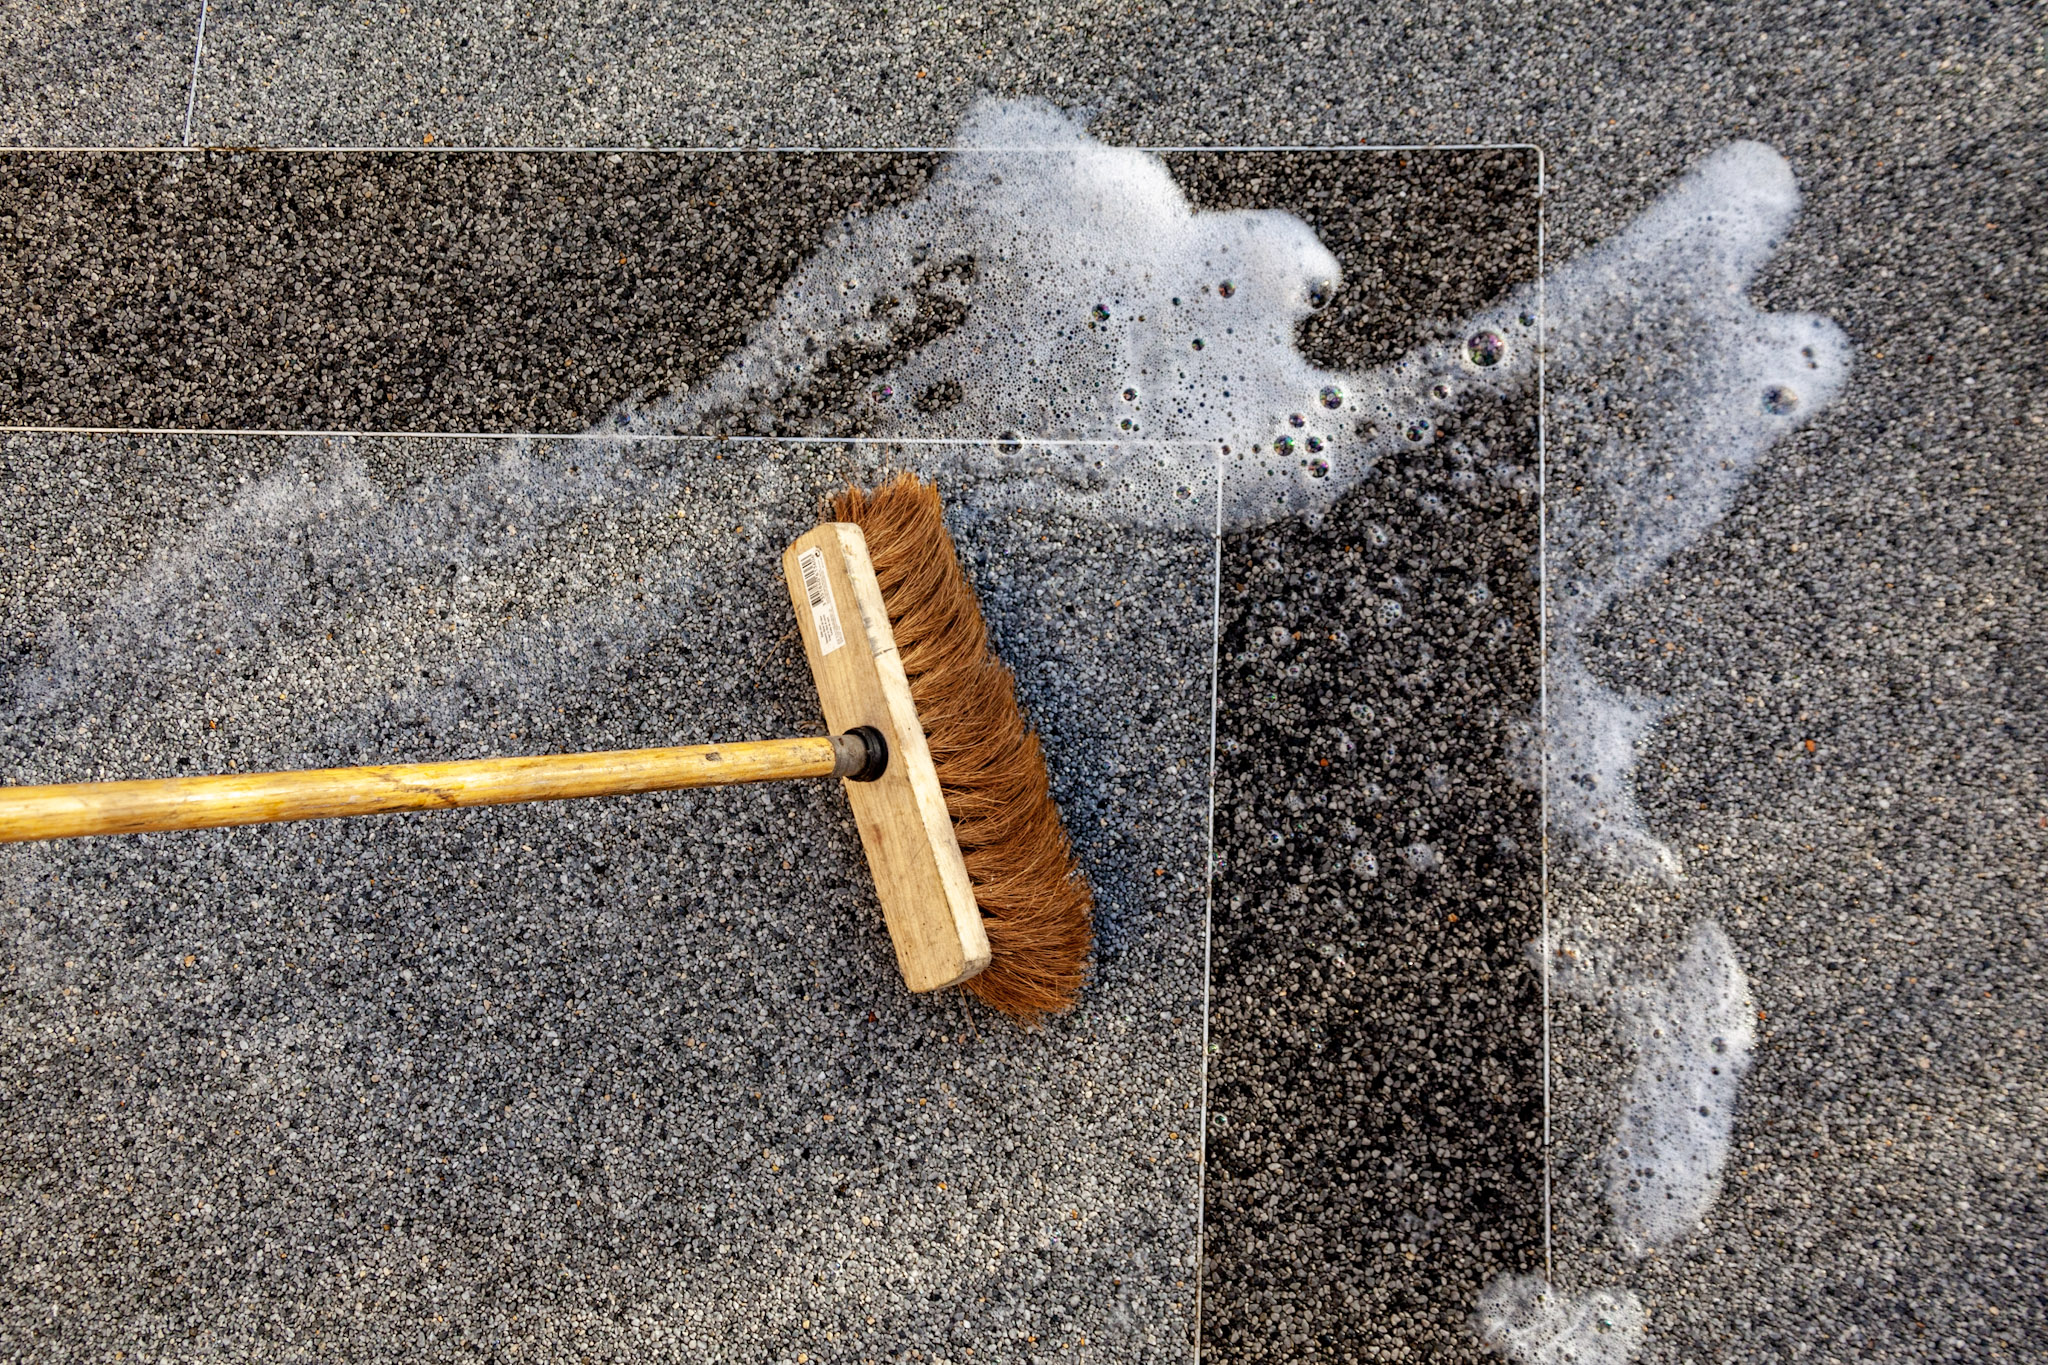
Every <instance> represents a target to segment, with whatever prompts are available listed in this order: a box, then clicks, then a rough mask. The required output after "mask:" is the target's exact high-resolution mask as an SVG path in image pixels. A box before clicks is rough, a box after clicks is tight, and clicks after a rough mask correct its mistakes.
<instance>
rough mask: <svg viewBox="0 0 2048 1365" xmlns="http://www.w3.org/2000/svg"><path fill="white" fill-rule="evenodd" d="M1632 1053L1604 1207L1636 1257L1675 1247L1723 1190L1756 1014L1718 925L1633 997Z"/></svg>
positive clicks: (1702, 927) (1626, 1013)
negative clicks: (1633, 1060)
mask: <svg viewBox="0 0 2048 1365" xmlns="http://www.w3.org/2000/svg"><path fill="white" fill-rule="evenodd" d="M1619 1012H1620V1013H1621V1016H1622V1018H1623V1019H1624V1020H1625V1021H1626V1022H1627V1026H1628V1030H1629V1032H1630V1034H1631V1035H1632V1037H1633V1041H1634V1044H1635V1048H1636V1064H1635V1071H1634V1074H1633V1075H1632V1076H1631V1077H1630V1079H1629V1083H1628V1087H1627V1089H1626V1090H1625V1091H1624V1092H1623V1101H1622V1104H1623V1107H1622V1115H1621V1121H1620V1123H1619V1125H1618V1126H1617V1128H1616V1132H1615V1136H1614V1146H1613V1148H1612V1150H1611V1151H1610V1153H1609V1155H1608V1162H1607V1171H1608V1186H1607V1203H1608V1207H1609V1208H1610V1209H1611V1210H1612V1211H1613V1214H1614V1228H1615V1236H1616V1239H1617V1240H1618V1241H1619V1242H1620V1243H1621V1245H1622V1247H1623V1248H1624V1249H1625V1250H1627V1251H1629V1252H1630V1253H1631V1254H1635V1255H1641V1254H1643V1253H1644V1252H1646V1251H1648V1250H1650V1249H1652V1248H1654V1247H1663V1246H1670V1245H1672V1244H1673V1243H1675V1242H1678V1241H1680V1240H1682V1239H1683V1238H1685V1237H1686V1236H1687V1235H1688V1234H1689V1233H1690V1232H1691V1231H1692V1230H1693V1228H1695V1227H1696V1226H1697V1225H1698V1223H1699V1221H1700V1218H1701V1217H1702V1216H1703V1215H1704V1214H1705V1213H1706V1211H1707V1208H1708V1207H1709V1206H1710V1205H1711V1204H1712V1203H1713V1202H1714V1199H1715V1197H1716V1196H1717V1195H1718V1194H1719V1193H1720V1191H1721V1168H1722V1166H1723V1165H1724V1164H1726V1162H1727V1159H1728V1148H1729V1142H1730V1135H1731V1133H1732V1132H1733V1129H1734V1123H1735V1098H1736V1092H1737V1090H1738V1089H1739V1088H1740V1086H1741V1081H1742V1075H1743V1073H1744V1072H1746V1071H1747V1070H1748V1069H1749V1063H1750V1053H1751V1050H1752V1049H1753V1048H1754V1047H1755V1045H1756V1006H1755V1004H1754V1003H1753V1001H1752V1000H1751V998H1750V992H1749V979H1748V977H1746V976H1745V975H1744V974H1743V971H1742V967H1741V964H1740V963H1738V962H1737V961H1736V960H1735V949H1734V946H1733V945H1732V944H1731V943H1730V942H1729V941H1728V935H1727V934H1726V933H1724V932H1723V931H1722V929H1721V927H1720V926H1719V925H1718V924H1714V923H1712V922H1710V921H1708V922H1702V923H1700V924H1698V925H1695V926H1694V928H1693V931H1692V934H1691V937H1690V939H1689V941H1688V942H1687V945H1686V948H1685V951H1684V953H1683V954H1682V955H1681V956H1680V957H1679V959H1678V962H1677V964H1676V965H1675V966H1674V967H1672V968H1671V969H1670V971H1669V972H1668V973H1666V974H1664V975H1663V976H1662V977H1661V978H1655V979H1651V980H1649V981H1645V982H1642V983H1640V984H1638V985H1636V986H1634V987H1633V988H1631V989H1630V990H1628V991H1627V992H1625V994H1624V997H1623V999H1622V1001H1621V1005H1620V1011H1619Z"/></svg>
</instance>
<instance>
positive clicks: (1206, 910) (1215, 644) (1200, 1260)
mask: <svg viewBox="0 0 2048 1365" xmlns="http://www.w3.org/2000/svg"><path fill="white" fill-rule="evenodd" d="M1226 476H1227V470H1226V469H1225V466H1224V464H1223V452H1222V451H1221V450H1220V449H1219V450H1218V451H1217V452H1216V530H1215V533H1214V534H1213V535H1212V536H1211V538H1210V545H1211V547H1212V558H1211V560H1210V572H1209V822H1208V832H1207V836H1206V847H1205V848H1204V850H1203V855H1202V887H1203V891H1202V1090H1201V1096H1200V1100H1201V1113H1200V1115H1199V1116H1198V1117H1199V1127H1198V1128H1197V1130H1196V1134H1195V1138H1196V1141H1195V1158H1196V1160H1195V1172H1196V1179H1195V1332H1194V1342H1193V1355H1194V1361H1195V1365H1201V1362H1202V1272H1203V1270H1204V1269H1206V1267H1207V1261H1208V1257H1207V1256H1206V1255H1205V1251H1206V1245H1205V1244H1206V1240H1207V1236H1208V1230H1209V1229H1208V1219H1209V950H1210V944H1211V943H1212V942H1213V941H1214V938H1213V934H1212V932H1211V927H1210V926H1211V925H1212V923H1213V922H1214V920H1215V916H1216V701H1217V696H1218V691H1217V688H1218V679H1219V678H1220V676H1221V673H1222V649H1223V482H1224V479H1225V477H1226Z"/></svg>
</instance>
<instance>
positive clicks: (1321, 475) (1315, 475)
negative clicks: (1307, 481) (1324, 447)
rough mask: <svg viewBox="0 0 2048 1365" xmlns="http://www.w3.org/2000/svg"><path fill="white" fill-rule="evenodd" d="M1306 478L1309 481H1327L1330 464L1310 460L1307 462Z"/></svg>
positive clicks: (1325, 461)
mask: <svg viewBox="0 0 2048 1365" xmlns="http://www.w3.org/2000/svg"><path fill="white" fill-rule="evenodd" d="M1308 476H1309V477H1310V478H1311V479H1327V478H1328V477H1330V462H1329V461H1328V460H1310V461H1309V462H1308Z"/></svg>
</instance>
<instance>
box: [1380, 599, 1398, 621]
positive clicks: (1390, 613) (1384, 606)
mask: <svg viewBox="0 0 2048 1365" xmlns="http://www.w3.org/2000/svg"><path fill="white" fill-rule="evenodd" d="M1400 619H1401V604H1400V603H1399V602H1396V601H1395V600H1394V599H1393V598H1391V597H1389V598H1387V599H1386V600H1385V601H1384V602H1381V603H1380V620H1382V621H1398V620H1400Z"/></svg>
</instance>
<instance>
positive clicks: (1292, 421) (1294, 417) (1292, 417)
mask: <svg viewBox="0 0 2048 1365" xmlns="http://www.w3.org/2000/svg"><path fill="white" fill-rule="evenodd" d="M1287 425H1288V426H1290V427H1305V426H1307V425H1308V418H1306V417H1303V416H1302V415H1301V414H1300V413H1298V412H1290V413H1288V414H1287Z"/></svg>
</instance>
